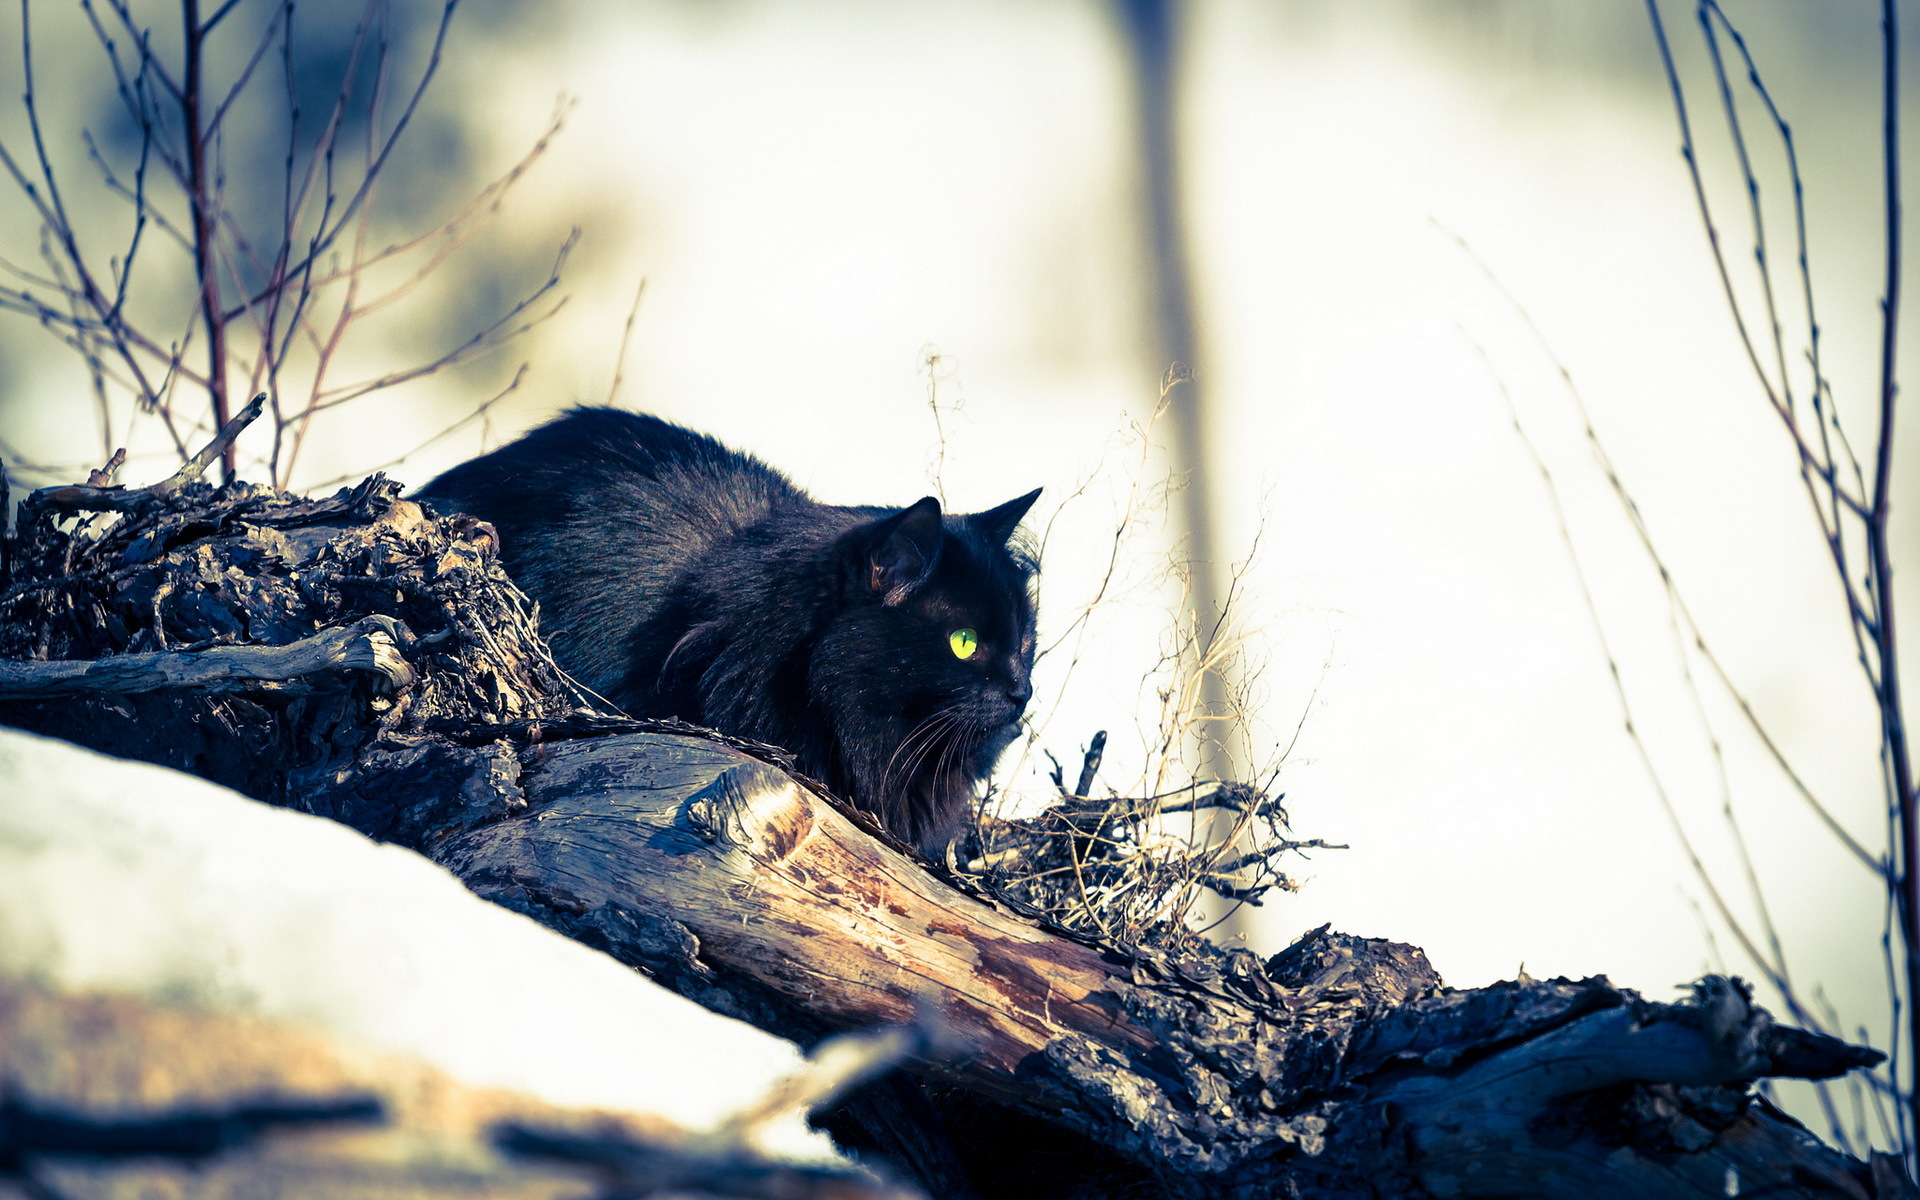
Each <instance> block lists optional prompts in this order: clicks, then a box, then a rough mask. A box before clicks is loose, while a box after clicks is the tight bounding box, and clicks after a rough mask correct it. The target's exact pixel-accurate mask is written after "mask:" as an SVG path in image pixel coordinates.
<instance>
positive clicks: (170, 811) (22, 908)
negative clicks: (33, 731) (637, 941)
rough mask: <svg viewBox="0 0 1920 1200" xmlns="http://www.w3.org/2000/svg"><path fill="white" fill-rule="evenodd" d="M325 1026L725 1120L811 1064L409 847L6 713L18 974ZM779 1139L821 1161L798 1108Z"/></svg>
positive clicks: (8, 960)
mask: <svg viewBox="0 0 1920 1200" xmlns="http://www.w3.org/2000/svg"><path fill="white" fill-rule="evenodd" d="M5 977H12V978H15V979H24V980H28V981H32V982H37V983H40V984H43V985H45V986H49V987H53V988H57V989H60V990H64V991H83V990H102V991H115V992H121V993H130V994H133V995H136V996H140V997H143V998H148V999H154V1000H161V1001H165V1002H169V1003H182V1004H191V1005H196V1006H205V1007H213V1008H222V1009H229V1010H240V1011H244V1012H247V1013H251V1014H256V1015H259V1016H263V1017H268V1018H273V1019H280V1020H287V1021H294V1022H299V1023H302V1024H306V1025H309V1026H318V1027H321V1028H323V1029H325V1030H327V1031H330V1032H332V1033H334V1034H336V1035H338V1036H340V1037H342V1038H345V1039H348V1040H351V1041H354V1042H358V1043H361V1044H365V1045H370V1046H377V1047H381V1048H385V1049H390V1050H394V1051H399V1052H402V1053H406V1054H411V1055H413V1056H415V1057H418V1058H421V1059H424V1060H426V1061H428V1062H430V1063H432V1064H434V1065H435V1066H437V1067H439V1068H440V1069H442V1070H444V1071H445V1072H447V1073H448V1074H449V1075H451V1076H453V1077H455V1078H457V1079H460V1080H463V1081H465V1082H468V1083H471V1084H475V1085H480V1086H494V1087H507V1088H513V1089H516V1090H519V1091H522V1092H526V1093H529V1094H531V1095H534V1096H537V1097H540V1098H541V1099H544V1100H546V1101H549V1102H551V1103H554V1104H560V1105H568V1106H579V1107H592V1108H604V1109H613V1110H619V1111H629V1112H640V1113H649V1114H654V1115H657V1116H660V1117H664V1118H667V1119H668V1120H671V1121H673V1122H676V1123H678V1124H680V1125H682V1126H684V1127H686V1128H689V1129H692V1130H706V1129H711V1128H713V1127H714V1126H715V1125H716V1124H717V1123H719V1122H720V1121H722V1120H724V1119H725V1118H726V1117H727V1116H728V1115H730V1114H732V1113H735V1112H737V1111H739V1110H741V1109H742V1108H744V1107H746V1106H748V1105H749V1104H750V1103H752V1102H753V1101H754V1100H755V1099H757V1098H758V1097H760V1096H762V1095H763V1094H764V1093H765V1092H766V1091H767V1089H768V1088H769V1086H770V1085H771V1084H772V1083H773V1082H774V1081H775V1080H776V1079H778V1078H780V1077H781V1076H783V1075H786V1074H788V1073H791V1072H792V1071H794V1070H796V1069H797V1068H799V1067H800V1065H801V1061H802V1059H801V1055H800V1053H799V1051H798V1050H797V1048H796V1047H794V1046H793V1045H792V1044H791V1043H789V1042H786V1041H784V1040H782V1039H780V1038H776V1037H774V1036H772V1035H770V1034H766V1033H762V1032H761V1031H759V1030H757V1029H754V1028H752V1027H751V1026H748V1025H746V1024H743V1023H742V1022H739V1021H735V1020H732V1019H730V1018H726V1017H722V1016H718V1015H715V1014H713V1013H710V1012H708V1011H706V1010H705V1009H703V1008H700V1007H699V1006H697V1005H695V1004H693V1003H692V1002H691V1001H688V1000H684V999H682V998H681V997H679V996H677V995H675V994H673V993H671V992H668V991H667V990H665V989H664V988H661V987H660V986H659V985H657V984H655V983H653V982H652V981H650V980H648V979H646V978H644V977H642V976H640V975H638V974H636V973H635V972H633V971H631V970H629V969H627V968H626V967H623V966H621V965H620V964H619V963H617V962H615V961H613V960H612V959H611V958H608V957H606V956H605V955H603V954H600V953H598V952H596V951H593V950H590V949H588V948H586V947H584V946H581V945H579V944H577V943H574V942H572V941H569V940H568V939H566V938H564V937H561V936H560V935H558V934H556V933H554V932H552V931H550V930H548V929H546V928H544V927H542V926H540V925H537V924H535V923H534V922H533V921H531V920H528V919H527V918H525V917H522V916H520V915H518V914H517V913H513V912H509V911H507V910H506V909H503V908H500V907H498V906H496V905H493V904H489V903H487V902H486V901H484V900H481V899H480V898H478V897H477V896H474V895H473V894H472V893H470V892H468V891H467V890H466V889H465V888H464V887H463V886H461V884H460V883H459V881H458V880H456V879H454V878H453V876H451V875H450V874H448V873H447V872H446V871H444V870H442V869H441V868H440V867H438V866H436V865H434V864H433V863H431V862H429V861H428V860H427V859H425V858H423V857H421V856H420V855H418V854H415V853H413V852H411V851H408V850H404V849H401V848H399V847H395V846H383V845H379V844H377V843H375V842H373V841H372V840H370V839H368V838H366V837H365V836H363V835H361V834H359V833H357V832H355V831H353V830H351V829H348V828H346V827H345V826H342V825H337V824H334V823H333V822H330V821H326V820H322V819H320V818H317V817H311V816H306V815H304V814H300V813H295V812H290V811H286V810H281V809H275V808H272V807H270V806H268V805H264V804H260V803H257V802H255V801H252V800H249V799H247V798H245V797H243V796H241V795H239V794H237V793H235V792H231V791H228V790H227V789H225V788H221V787H217V786H214V785H213V784H210V783H207V782H205V781H203V780H200V779H196V778H194V777H192V776H188V775H184V774H181V773H178V772H174V771H169V770H166V769H164V768H160V767H155V766H149V765H146V764H143V763H133V762H125V761H121V760H118V759H112V758H108V757H105V756H103V755H100V754H96V753H93V752H92V751H88V750H84V749H81V748H79V747H76V746H73V745H69V744H67V743H64V742H59V741H54V740H51V739H47V738H41V737H36V736H33V735H30V734H25V733H21V732H19V731H16V730H10V729H0V978H5ZM766 1143H767V1145H768V1146H769V1147H770V1148H772V1149H774V1150H776V1151H778V1152H784V1153H791V1154H798V1155H803V1156H807V1157H816V1158H817V1157H819V1156H820V1155H821V1154H822V1153H825V1152H829V1151H828V1150H827V1143H826V1141H825V1139H824V1138H822V1137H821V1136H820V1135H818V1134H814V1133H812V1132H811V1131H809V1130H807V1129H806V1128H805V1126H804V1124H803V1123H802V1122H801V1121H800V1120H799V1119H797V1118H794V1119H791V1120H790V1121H788V1123H787V1124H786V1126H785V1127H782V1128H779V1129H776V1130H772V1131H770V1136H769V1137H768V1138H767V1139H766Z"/></svg>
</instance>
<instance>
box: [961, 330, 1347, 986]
mask: <svg viewBox="0 0 1920 1200" xmlns="http://www.w3.org/2000/svg"><path fill="white" fill-rule="evenodd" d="M929 367H930V371H931V368H932V362H931V361H930V363H929ZM930 378H932V376H931V374H930ZM1187 379H1188V376H1187V374H1186V372H1185V370H1184V368H1181V367H1177V366H1176V367H1175V368H1174V369H1173V370H1171V371H1169V372H1168V374H1167V376H1166V377H1165V378H1164V379H1163V380H1162V382H1161V391H1160V402H1159V404H1158V405H1157V406H1156V408H1155V410H1154V412H1153V414H1152V415H1151V416H1150V417H1149V418H1148V419H1147V420H1146V421H1145V422H1143V423H1140V424H1138V425H1135V426H1133V427H1131V428H1130V430H1129V431H1128V435H1127V437H1126V439H1125V441H1126V443H1127V444H1128V445H1129V447H1130V448H1131V449H1132V450H1133V451H1134V453H1135V458H1134V460H1133V462H1132V463H1131V469H1130V470H1129V471H1128V472H1127V477H1126V484H1125V488H1124V491H1123V499H1122V501H1121V503H1120V506H1119V512H1118V515H1117V518H1116V520H1115V523H1114V529H1113V533H1112V539H1111V541H1110V542H1109V543H1108V546H1107V554H1106V557H1105V560H1104V563H1103V564H1102V569H1101V573H1100V575H1099V577H1098V579H1097V580H1096V581H1095V582H1094V585H1093V587H1092V589H1091V592H1090V594H1089V595H1088V596H1087V598H1086V600H1085V601H1084V602H1083V603H1082V604H1080V605H1079V606H1078V607H1077V608H1075V609H1073V610H1072V611H1071V612H1070V613H1069V614H1068V617H1067V619H1066V622H1065V624H1064V625H1063V626H1061V627H1060V628H1059V630H1058V631H1057V632H1055V633H1053V634H1052V635H1051V637H1050V638H1049V640H1048V642H1047V643H1046V644H1045V645H1044V646H1042V647H1041V648H1040V650H1039V651H1038V652H1037V654H1036V656H1035V657H1036V660H1037V661H1040V660H1044V659H1046V658H1049V657H1052V656H1055V655H1063V656H1064V657H1065V659H1066V664H1065V666H1064V668H1063V669H1062V670H1061V672H1060V675H1059V682H1058V685H1057V688H1056V696H1055V698H1054V702H1053V703H1052V704H1050V705H1047V706H1046V707H1045V708H1044V709H1042V710H1041V711H1042V715H1041V716H1040V717H1039V718H1038V719H1037V720H1035V721H1034V722H1033V723H1031V724H1030V726H1029V728H1028V732H1027V737H1026V738H1025V740H1024V742H1023V744H1022V746H1021V750H1020V752H1019V753H1018V754H1017V755H1014V756H1013V757H1012V761H1011V764H1010V766H1009V767H1008V768H1007V769H1006V770H1004V771H1003V772H1002V773H1001V778H1002V779H1004V780H1008V781H1011V783H1010V785H1009V786H1007V787H1004V788H996V789H995V790H994V791H993V793H992V794H991V795H990V796H989V800H988V803H987V805H986V807H985V809H984V810H983V812H982V815H981V819H980V822H979V824H978V826H977V829H976V832H975V838H974V841H973V843H972V845H971V846H970V849H971V850H972V853H971V854H970V855H969V857H970V860H971V861H970V862H969V863H968V864H967V866H966V871H967V873H968V874H970V875H971V876H972V877H973V878H974V879H975V880H977V881H978V882H979V883H981V884H982V885H983V886H985V887H987V888H989V889H991V890H993V891H995V892H997V893H999V894H1001V895H1005V896H1008V897H1010V898H1012V899H1014V900H1017V901H1019V902H1021V903H1023V904H1027V905H1030V906H1032V907H1034V908H1038V909H1040V910H1041V911H1043V912H1045V913H1047V914H1048V915H1049V916H1050V917H1052V918H1053V919H1054V920H1056V921H1058V922H1059V923H1061V924H1062V925H1064V926H1066V927H1068V928H1070V929H1074V930H1077V931H1081V932H1085V933H1089V934H1094V935H1097V936H1099V937H1102V938H1106V939H1109V940H1112V941H1115V942H1119V943H1121V944H1124V945H1134V946H1138V945H1158V946H1166V947H1169V948H1172V947H1176V946H1181V945H1184V944H1186V943H1188V942H1189V941H1190V940H1191V939H1194V938H1197V937H1200V936H1202V935H1204V934H1205V933H1207V932H1209V931H1211V930H1212V929H1214V928H1216V927H1218V926H1219V925H1221V924H1222V923H1224V922H1226V921H1228V920H1230V919H1231V918H1232V917H1233V916H1234V915H1235V914H1236V913H1237V911H1238V910H1239V908H1240V907H1241V906H1243V905H1258V904H1260V903H1261V901H1262V900H1263V899H1264V898H1265V897H1266V896H1268V895H1269V894H1271V893H1273V892H1275V891H1282V892H1285V891H1292V890H1294V889H1295V888H1296V887H1297V886H1298V885H1297V884H1296V883H1295V882H1294V881H1293V880H1292V879H1290V878H1289V877H1288V876H1287V874H1286V872H1285V870H1284V865H1285V863H1284V859H1285V856H1286V855H1288V854H1297V853H1300V852H1303V851H1306V850H1310V849H1339V848H1341V847H1334V846H1330V845H1329V844H1328V843H1326V842H1324V841H1321V840H1319V839H1305V840H1302V839H1296V838H1295V837H1294V836H1293V834H1292V831H1291V829H1290V828H1289V826H1288V824H1287V814H1286V810H1285V808H1284V807H1283V806H1282V803H1281V802H1282V800H1283V799H1284V797H1282V796H1279V795H1277V794H1274V792H1273V788H1274V785H1275V782H1276V780H1277V778H1278V775H1279V769H1280V764H1281V763H1282V762H1283V761H1285V759H1286V756H1287V754H1288V753H1289V752H1290V751H1291V750H1292V745H1291V744H1289V745H1288V746H1286V747H1284V748H1281V749H1279V750H1277V751H1275V752H1272V753H1270V754H1266V755H1260V754H1257V753H1256V750H1257V747H1256V746H1255V744H1254V736H1255V735H1254V732H1253V730H1254V728H1255V724H1254V722H1253V721H1252V719H1251V718H1252V714H1253V710H1254V706H1255V702H1256V692H1257V689H1258V685H1259V679H1260V674H1261V670H1260V667H1261V664H1260V663H1259V662H1257V661H1255V660H1254V657H1253V655H1252V653H1251V650H1252V647H1253V645H1254V639H1253V638H1252V637H1251V636H1250V633H1249V631H1247V630H1244V629H1242V628H1241V627H1240V608H1241V603H1240V601H1241V600H1242V584H1243V582H1244V580H1245V578H1246V575H1247V572H1248V570H1249V568H1250V567H1251V565H1252V563H1253V560H1254V553H1253V552H1250V553H1249V555H1248V557H1247V558H1246V559H1245V560H1243V561H1241V562H1239V563H1237V564H1235V565H1234V567H1233V569H1232V572H1231V578H1230V581H1229V586H1228V589H1227V592H1226V596H1225V599H1224V601H1223V602H1222V603H1221V605H1220V606H1219V608H1218V610H1217V612H1216V613H1215V615H1214V616H1213V617H1212V619H1211V620H1207V619H1204V618H1203V617H1202V616H1201V615H1200V612H1199V609H1198V607H1197V606H1196V604H1195V603H1194V599H1193V595H1192V592H1191V588H1190V586H1189V584H1190V582H1191V579H1192V572H1193V570H1195V569H1196V567H1195V565H1194V564H1191V563H1188V562H1185V561H1182V560H1181V558H1180V556H1179V555H1178V554H1176V555H1175V558H1174V561H1173V562H1172V563H1171V564H1170V565H1167V566H1165V567H1164V569H1162V570H1160V571H1158V572H1156V573H1155V577H1154V578H1153V579H1152V580H1150V581H1148V586H1150V587H1153V588H1155V589H1156V590H1159V589H1165V590H1170V591H1172V592H1173V593H1174V598H1173V602H1172V603H1171V605H1170V607H1169V611H1170V612H1171V614H1172V620H1171V622H1170V624H1169V626H1168V628H1167V629H1166V630H1165V632H1164V634H1163V636H1162V640H1161V644H1160V647H1159V653H1158V656H1157V658H1156V660H1155V661H1154V662H1153V663H1152V664H1151V665H1150V666H1149V667H1148V668H1147V670H1146V671H1145V673H1144V674H1143V676H1142V678H1141V689H1140V701H1141V702H1140V703H1139V704H1138V705H1137V706H1136V707H1135V710H1134V714H1133V716H1134V723H1135V734H1136V736H1137V743H1138V747H1139V749H1140V751H1141V756H1140V759H1139V767H1138V770H1137V771H1131V770H1130V771H1129V772H1128V776H1127V778H1126V779H1125V780H1124V781H1123V782H1121V783H1120V784H1118V785H1117V786H1116V785H1115V784H1113V783H1112V782H1110V781H1107V780H1104V779H1103V778H1102V768H1103V767H1107V768H1109V770H1110V769H1111V763H1112V760H1110V759H1109V758H1108V757H1107V754H1106V748H1107V732H1106V731H1105V730H1102V731H1100V732H1098V733H1096V734H1094V736H1093V738H1092V739H1091V740H1090V741H1089V742H1088V744H1087V745H1086V746H1085V748H1084V750H1083V752H1082V755H1081V761H1080V764H1079V767H1078V771H1077V775H1076V777H1075V779H1074V780H1073V782H1072V785H1071V786H1069V781H1068V778H1067V773H1066V768H1064V767H1063V766H1062V765H1061V764H1060V761H1059V759H1058V758H1056V757H1055V756H1054V754H1053V753H1052V752H1051V751H1049V750H1048V749H1046V748H1045V745H1044V742H1045V738H1046V735H1047V732H1048V728H1049V725H1050V723H1051V721H1052V715H1053V714H1054V713H1057V712H1059V711H1061V709H1062V707H1063V700H1064V698H1065V696H1066V695H1067V694H1068V693H1069V692H1071V691H1072V689H1073V687H1074V685H1075V680H1076V677H1077V675H1078V673H1079V668H1080V666H1081V663H1082V661H1083V657H1084V655H1085V654H1087V653H1088V652H1089V646H1088V635H1089V632H1090V630H1091V629H1092V628H1093V627H1094V625H1095V623H1096V618H1097V616H1098V614H1099V613H1101V612H1102V610H1103V609H1105V608H1106V607H1107V606H1108V605H1110V604H1113V603H1114V602H1116V601H1117V600H1118V599H1119V598H1120V593H1121V592H1122V591H1124V590H1127V589H1128V588H1129V587H1130V585H1131V583H1132V582H1133V581H1131V580H1130V579H1129V575H1130V566H1131V564H1132V562H1133V560H1135V559H1137V558H1138V557H1139V556H1138V555H1137V554H1136V552H1135V547H1136V541H1137V539H1138V537H1139V536H1140V535H1141V534H1142V533H1143V532H1144V531H1145V530H1146V529H1147V528H1148V527H1149V526H1150V525H1151V524H1153V518H1154V517H1155V516H1156V515H1157V514H1160V513H1163V512H1164V510H1165V508H1166V504H1167V499H1168V495H1169V493H1170V491H1171V490H1172V489H1173V488H1174V487H1176V486H1178V485H1179V483H1180V481H1179V480H1178V479H1164V478H1156V477H1155V475H1154V473H1153V467H1152V463H1153V455H1154V450H1155V441H1154V436H1153V432H1154V427H1155V425H1156V424H1157V423H1158V422H1159V420H1160V418H1162V417H1163V416H1164V415H1165V414H1166V413H1167V411H1168V408H1169V405H1170V404H1171V402H1172V399H1173V395H1174V391H1175V389H1176V388H1178V387H1179V386H1181V385H1182V384H1183V383H1185V382H1186V380H1187ZM929 400H930V403H931V404H932V405H933V407H934V409H935V412H936V415H937V414H938V412H939V408H938V396H937V390H935V391H930V394H929ZM1106 474H1107V472H1106V471H1105V470H1104V469H1102V468H1096V470H1095V471H1094V472H1092V473H1090V474H1089V475H1088V476H1086V477H1085V478H1084V479H1083V480H1082V481H1081V482H1080V484H1079V485H1078V486H1077V487H1076V488H1075V489H1074V490H1073V491H1072V492H1071V493H1070V494H1069V495H1068V497H1067V498H1066V500H1065V501H1063V502H1062V504H1061V505H1060V506H1059V507H1058V508H1056V509H1055V510H1054V512H1053V514H1052V516H1051V517H1050V518H1049V520H1048V521H1047V523H1046V525H1045V526H1044V528H1043V529H1042V532H1041V536H1040V538H1039V547H1038V548H1039V553H1040V554H1041V556H1042V557H1043V558H1044V556H1045V549H1046V545H1047V542H1048V541H1049V540H1050V539H1051V537H1052V535H1053V531H1054V528H1055V525H1056V523H1057V522H1058V521H1059V519H1060V514H1061V513H1062V512H1063V511H1065V510H1066V509H1067V508H1069V507H1070V506H1072V505H1074V504H1075V503H1077V502H1079V501H1082V500H1084V499H1085V498H1086V497H1087V496H1088V494H1089V493H1090V491H1091V490H1092V489H1093V487H1094V485H1095V483H1096V482H1098V481H1100V480H1102V478H1103V477H1104V476H1105V475H1106ZM1252 550H1253V551H1254V552H1257V550H1258V545H1257V544H1256V545H1255V546H1254V547H1253V548H1252ZM1298 733H1299V729H1298V727H1296V728H1295V737H1296V738H1297V736H1298ZM1036 754H1037V755H1044V756H1045V757H1046V758H1047V759H1048V760H1049V761H1050V763H1051V764H1052V769H1051V771H1050V772H1049V778H1050V779H1051V780H1052V784H1053V792H1052V794H1051V795H1049V796H1046V797H1033V796H1030V795H1026V794H1024V793H1023V792H1022V791H1021V790H1020V786H1019V783H1020V781H1022V780H1024V779H1026V778H1027V776H1028V771H1027V767H1028V765H1029V764H1030V763H1031V762H1032V761H1033V757H1034V756H1035V755H1036ZM1263 760H1264V765H1263V766H1260V767H1259V768H1258V769H1257V770H1254V771H1251V772H1250V773H1249V778H1250V779H1252V780H1257V781H1258V782H1242V781H1238V780H1227V779H1219V778H1215V777H1213V773H1212V770H1211V768H1212V767H1213V766H1214V765H1215V764H1220V763H1258V762H1262V761H1263ZM1036 810H1037V811H1036ZM1210 909H1219V910H1220V911H1210Z"/></svg>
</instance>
